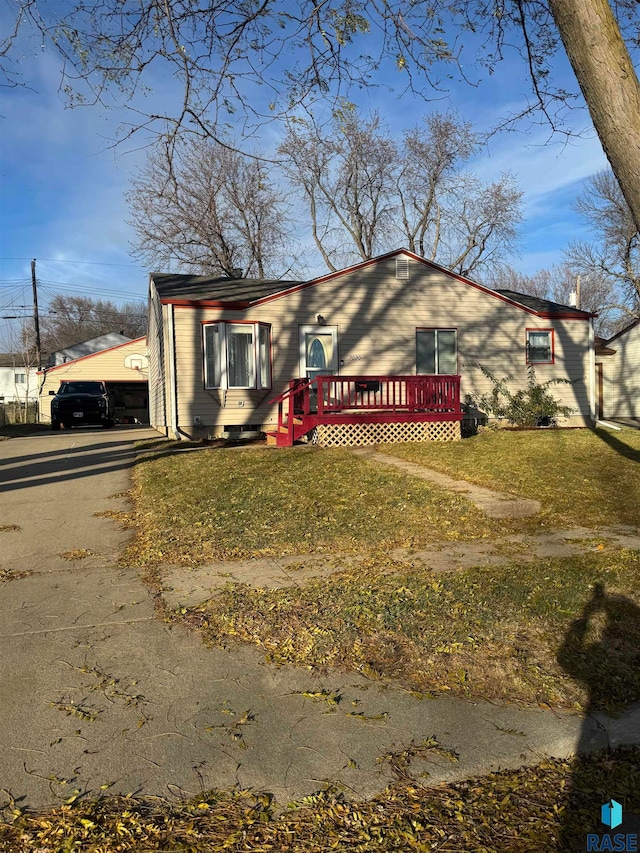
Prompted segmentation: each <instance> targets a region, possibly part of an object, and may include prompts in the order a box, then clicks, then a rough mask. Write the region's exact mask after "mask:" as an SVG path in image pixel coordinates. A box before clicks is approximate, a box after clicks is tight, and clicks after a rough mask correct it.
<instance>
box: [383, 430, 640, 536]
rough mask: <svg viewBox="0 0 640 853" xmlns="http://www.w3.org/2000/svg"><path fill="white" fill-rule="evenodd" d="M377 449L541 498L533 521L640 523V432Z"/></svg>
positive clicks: (512, 435)
mask: <svg viewBox="0 0 640 853" xmlns="http://www.w3.org/2000/svg"><path fill="white" fill-rule="evenodd" d="M378 450H380V451H382V452H383V453H388V454H391V455H393V456H397V457H399V458H401V459H407V460H409V461H410V462H416V463H418V464H419V465H423V466H424V467H426V468H433V469H434V470H436V471H441V472H442V473H445V474H449V475H450V476H452V477H455V478H458V479H461V480H469V481H470V482H472V483H478V484H480V485H482V486H488V487H489V488H494V489H499V490H501V491H505V492H510V493H512V494H516V495H522V496H523V497H527V498H534V499H536V500H539V501H540V502H541V504H542V512H541V513H540V515H539V516H537V517H536V519H535V520H534V522H535V523H537V524H544V525H545V526H547V527H548V526H550V525H552V526H555V527H565V526H574V525H579V526H584V527H598V526H601V525H614V524H628V525H633V526H638V525H640V430H634V429H622V430H620V431H619V432H614V431H612V430H608V429H593V430H588V429H584V430H563V429H555V430H530V431H524V432H517V431H512V430H496V431H494V430H486V431H485V432H483V433H482V434H481V435H477V436H474V437H473V438H468V439H465V440H464V441H458V442H451V443H444V442H435V441H434V442H430V443H423V444H395V445H389V444H381V445H379V447H378Z"/></svg>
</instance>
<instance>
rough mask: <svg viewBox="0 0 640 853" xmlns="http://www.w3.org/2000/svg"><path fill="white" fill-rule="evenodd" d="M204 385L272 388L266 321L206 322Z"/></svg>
mask: <svg viewBox="0 0 640 853" xmlns="http://www.w3.org/2000/svg"><path fill="white" fill-rule="evenodd" d="M204 386H205V388H270V387H271V328H270V327H269V326H267V325H265V324H264V323H206V324H205V326H204Z"/></svg>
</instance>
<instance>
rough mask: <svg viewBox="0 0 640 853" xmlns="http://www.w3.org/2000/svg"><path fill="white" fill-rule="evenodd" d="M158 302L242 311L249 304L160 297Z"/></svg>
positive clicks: (249, 303)
mask: <svg viewBox="0 0 640 853" xmlns="http://www.w3.org/2000/svg"><path fill="white" fill-rule="evenodd" d="M160 304H161V305H178V306H181V307H183V308H227V309H228V310H229V311H233V310H236V311H244V310H245V308H249V307H250V306H251V302H220V301H216V300H214V299H198V300H194V299H161V300H160Z"/></svg>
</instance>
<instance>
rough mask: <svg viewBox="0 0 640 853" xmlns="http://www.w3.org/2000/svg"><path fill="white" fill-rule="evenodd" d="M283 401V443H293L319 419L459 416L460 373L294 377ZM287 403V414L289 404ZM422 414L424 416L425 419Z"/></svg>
mask: <svg viewBox="0 0 640 853" xmlns="http://www.w3.org/2000/svg"><path fill="white" fill-rule="evenodd" d="M270 402H271V403H277V404H278V432H277V436H278V443H282V444H286V445H288V446H292V445H293V443H294V441H295V440H296V439H298V438H300V436H302V435H305V434H306V433H307V432H309V430H311V429H313V428H314V427H315V426H316V425H317V424H319V423H332V422H333V423H336V422H338V419H339V422H341V423H352V422H353V423H357V422H366V421H367V419H369V420H372V421H374V420H375V421H379V420H393V418H394V417H396V416H397V417H400V418H404V419H406V420H447V418H451V419H456V420H460V419H461V418H462V410H461V408H460V377H459V376H316V378H315V379H313V380H309V379H292V380H291V381H290V382H289V387H288V389H287V390H286V391H284V393H282V394H280V395H279V396H278V397H275V398H274V399H273V400H271V401H270ZM285 403H286V404H287V411H286V413H285V409H284V404H285ZM421 415H423V417H421Z"/></svg>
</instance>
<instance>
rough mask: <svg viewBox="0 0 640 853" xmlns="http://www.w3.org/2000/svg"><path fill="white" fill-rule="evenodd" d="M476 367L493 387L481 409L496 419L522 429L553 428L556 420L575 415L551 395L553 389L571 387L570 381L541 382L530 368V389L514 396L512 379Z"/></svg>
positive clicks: (482, 397) (486, 395)
mask: <svg viewBox="0 0 640 853" xmlns="http://www.w3.org/2000/svg"><path fill="white" fill-rule="evenodd" d="M476 366H477V367H478V369H479V370H481V371H482V373H483V375H484V376H486V377H487V379H489V381H490V382H491V383H492V385H493V388H492V389H491V391H490V392H489V393H488V394H483V395H482V396H481V397H480V398H479V400H478V404H477V405H478V408H479V409H482V410H483V411H484V412H486V413H487V414H488V415H491V416H492V417H494V418H500V419H503V420H506V421H509V423H510V424H513V425H515V426H522V427H535V426H551V425H553V424H554V423H555V421H556V418H558V417H562V418H566V417H569V415H571V414H572V413H573V412H574V411H575V409H572V408H571V407H570V406H563V405H561V404H560V403H559V402H558V401H557V400H556V399H555V397H554V396H553V395H552V394H551V393H550V391H549V388H550V387H551V386H552V385H565V384H566V385H571V384H572V383H571V380H569V379H560V378H556V379H548V380H547V381H546V382H537V381H536V372H535V369H534V367H533V365H532V364H530V365H529V366H528V368H527V374H528V375H527V386H526V388H520V389H519V390H517V391H515V392H513V391H511V390H510V388H509V383H510V382H511V381H512V380H513V377H512V376H503V377H502V379H497V378H496V377H495V376H494V375H493V373H491V372H490V371H489V370H487V369H486V368H485V367H483V366H482V365H481V364H478V365H476Z"/></svg>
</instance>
